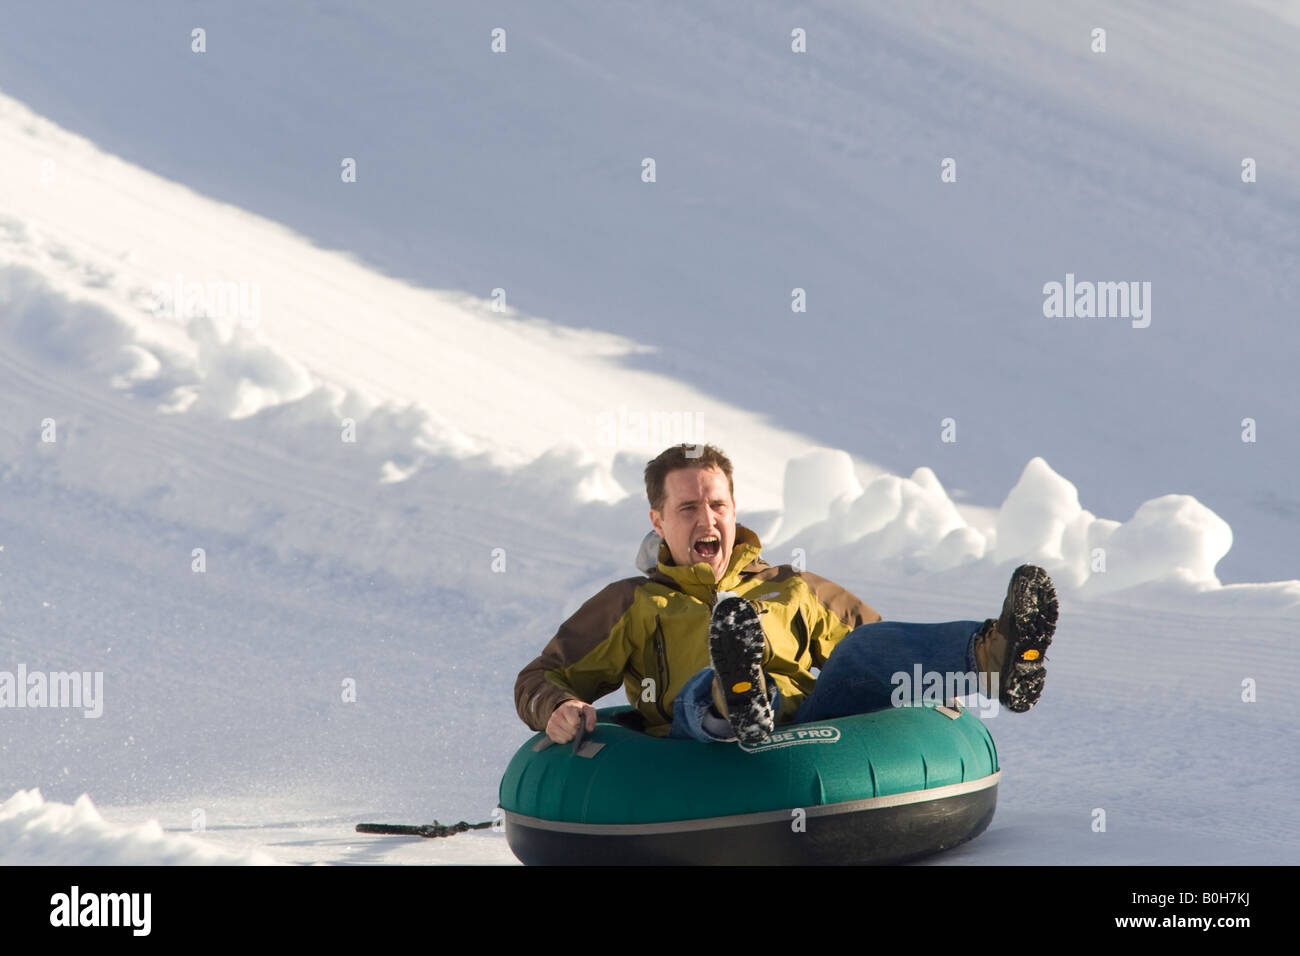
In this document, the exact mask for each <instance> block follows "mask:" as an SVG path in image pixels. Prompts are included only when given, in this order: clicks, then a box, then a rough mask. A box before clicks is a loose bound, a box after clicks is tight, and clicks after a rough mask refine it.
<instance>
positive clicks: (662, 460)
mask: <svg viewBox="0 0 1300 956" xmlns="http://www.w3.org/2000/svg"><path fill="white" fill-rule="evenodd" d="M679 468H717V469H718V470H719V471H721V472H722V473H723V474H724V475H726V476H727V490H728V491H729V492H731V497H732V498H733V499H734V498H735V497H736V485H735V483H734V482H733V481H732V480H731V459H730V458H728V457H727V456H726V455H724V454H723V453H722V449H721V448H718V447H716V446H714V445H689V444H681V445H673V446H672V447H671V448H667V449H665V450H664V451H662V452H660V453H659V456H658V457H657V458H655V459H654V460H653V461H651V462H649V463H648V464H647V465H646V466H645V495H646V497H647V498H649V499H650V507H651V508H653V509H654V510H655V511H658V512H659V513H660V514H662V513H663V510H664V499H665V498H667V497H668V493H667V492H666V491H664V482H665V480H666V479H667V478H668V473H669V472H670V471H677V470H678V469H679Z"/></svg>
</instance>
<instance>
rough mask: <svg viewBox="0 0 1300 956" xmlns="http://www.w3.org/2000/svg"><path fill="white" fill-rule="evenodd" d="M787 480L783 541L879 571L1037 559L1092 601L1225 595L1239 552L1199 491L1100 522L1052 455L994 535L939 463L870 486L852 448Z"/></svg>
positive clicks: (1017, 492) (1032, 470)
mask: <svg viewBox="0 0 1300 956" xmlns="http://www.w3.org/2000/svg"><path fill="white" fill-rule="evenodd" d="M785 475H786V487H785V492H784V493H785V500H786V508H787V511H786V515H785V517H784V518H783V520H782V524H781V529H780V530H781V533H780V535H779V537H778V539H777V541H774V542H773V543H780V544H782V545H797V546H799V547H802V548H804V550H805V551H808V550H810V549H812V548H823V549H829V548H837V549H845V550H847V551H849V552H851V553H852V554H853V555H854V556H855V557H856V558H857V559H858V561H859V562H860V563H861V564H862V565H864V566H868V567H869V566H870V565H872V564H882V563H883V564H888V563H893V564H897V565H899V566H901V567H903V568H904V569H905V570H908V571H920V572H939V571H946V570H949V569H951V568H956V567H960V566H963V565H969V564H974V563H976V562H981V561H983V562H987V563H991V564H995V565H1006V564H1022V563H1030V564H1038V565H1041V566H1042V567H1045V568H1047V570H1048V571H1049V572H1051V574H1052V576H1053V578H1054V579H1055V580H1056V582H1057V584H1058V585H1059V586H1062V587H1065V588H1068V589H1077V590H1079V592H1080V593H1082V594H1086V595H1101V594H1108V593H1111V592H1115V591H1119V590H1123V589H1126V588H1132V587H1137V586H1139V585H1153V586H1154V585H1158V586H1160V587H1161V588H1165V589H1167V588H1173V589H1175V590H1180V591H1183V592H1186V591H1188V590H1192V591H1207V590H1215V591H1217V590H1221V589H1222V585H1221V583H1220V582H1219V579H1218V577H1217V576H1216V575H1215V571H1214V569H1215V566H1216V565H1217V564H1218V563H1219V561H1221V560H1222V559H1223V557H1224V555H1226V554H1227V553H1228V551H1229V549H1230V548H1231V547H1232V529H1231V528H1230V527H1229V526H1228V524H1227V523H1226V522H1225V521H1224V520H1223V519H1222V518H1220V517H1219V516H1218V515H1216V514H1215V513H1214V512H1213V511H1211V510H1210V509H1209V508H1207V507H1206V506H1205V505H1203V504H1201V503H1200V502H1199V501H1197V500H1196V499H1195V498H1193V497H1191V496H1189V495H1164V496H1162V497H1159V498H1153V499H1151V500H1149V501H1146V502H1144V503H1143V504H1142V505H1141V506H1140V507H1139V508H1138V509H1137V511H1136V512H1135V513H1134V515H1133V517H1131V518H1130V519H1129V520H1128V521H1125V522H1120V521H1115V520H1111V519H1107V518H1099V517H1097V516H1096V515H1094V514H1093V513H1092V512H1091V511H1088V510H1087V509H1085V508H1084V507H1083V506H1082V505H1081V504H1080V503H1079V491H1078V489H1077V488H1076V487H1075V486H1074V485H1073V484H1072V483H1071V482H1069V481H1068V480H1066V479H1065V478H1063V477H1062V476H1061V475H1059V474H1057V473H1056V472H1055V471H1053V470H1052V468H1051V466H1050V465H1048V464H1047V462H1046V461H1044V460H1043V459H1042V458H1033V459H1031V460H1030V461H1029V463H1028V464H1027V465H1026V466H1025V469H1024V471H1023V472H1022V473H1021V475H1020V479H1019V480H1018V481H1017V482H1016V484H1015V486H1014V487H1013V488H1012V489H1011V491H1010V492H1009V493H1008V494H1007V497H1006V499H1005V500H1004V501H1003V502H1002V505H1001V507H999V508H998V509H997V510H996V512H995V515H994V520H993V523H992V525H991V526H990V527H984V528H979V527H975V526H973V525H972V524H971V523H970V522H969V521H968V520H967V518H966V517H963V514H962V512H961V511H960V510H959V509H958V508H957V506H956V505H955V504H954V503H953V501H952V499H951V498H950V497H949V496H948V494H947V492H946V491H945V490H944V488H943V485H942V484H941V483H940V482H939V479H938V477H937V476H936V475H935V473H934V472H933V471H932V470H931V469H929V468H918V469H916V471H914V472H913V473H912V476H911V477H910V478H901V477H898V476H896V475H881V476H879V477H878V478H876V479H875V480H873V481H872V482H870V483H869V484H868V485H867V486H866V488H862V487H861V486H860V485H859V484H858V482H857V479H856V477H855V476H854V474H853V471H852V462H851V459H850V458H849V456H848V455H847V454H846V453H844V452H842V451H833V450H830V449H819V450H817V451H815V452H813V453H810V454H808V455H804V456H802V457H800V458H798V459H795V460H792V461H791V462H790V463H789V464H788V465H787V467H786V472H785ZM792 515H793V517H791V516H792ZM791 532H793V533H791ZM1294 584H1295V582H1278V583H1277V584H1276V585H1261V586H1260V587H1263V588H1273V590H1276V591H1277V593H1276V594H1275V595H1273V600H1271V601H1270V603H1272V604H1274V605H1278V604H1279V603H1280V605H1281V606H1290V604H1292V603H1294V598H1295V594H1296V589H1295V587H1294V586H1293V585H1294Z"/></svg>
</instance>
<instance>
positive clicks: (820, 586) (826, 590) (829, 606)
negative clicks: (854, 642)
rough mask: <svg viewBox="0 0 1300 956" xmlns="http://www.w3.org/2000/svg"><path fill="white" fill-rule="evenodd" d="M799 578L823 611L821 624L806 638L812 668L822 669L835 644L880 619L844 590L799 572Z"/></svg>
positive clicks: (836, 585)
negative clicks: (810, 654)
mask: <svg viewBox="0 0 1300 956" xmlns="http://www.w3.org/2000/svg"><path fill="white" fill-rule="evenodd" d="M799 576H800V577H802V578H803V580H804V583H806V584H807V585H808V590H810V591H811V592H812V596H813V597H814V598H816V600H817V602H818V603H819V604H821V606H822V607H823V608H824V609H825V615H824V617H823V620H822V621H821V622H818V623H817V624H816V625H815V626H814V627H813V633H812V634H811V635H810V637H809V645H810V649H811V650H812V658H813V666H814V667H824V666H825V664H826V658H827V657H829V656H830V653H831V651H833V650H834V649H835V645H836V644H838V643H839V642H840V641H841V640H843V639H844V638H845V637H847V636H848V635H849V633H850V632H852V631H853V630H855V629H856V628H859V627H861V626H862V625H863V624H874V623H875V622H876V621H879V620H881V617H880V615H879V614H878V613H876V611H875V610H874V609H873V608H872V607H871V605H869V604H868V603H867V602H866V601H864V600H862V599H861V598H860V597H858V596H857V595H856V594H854V593H853V592H852V591H850V590H848V589H847V588H842V587H840V586H839V585H838V584H836V583H835V582H833V581H829V580H827V579H826V578H823V577H821V576H820V575H816V574H812V573H810V572H808V571H801V572H800V573H799Z"/></svg>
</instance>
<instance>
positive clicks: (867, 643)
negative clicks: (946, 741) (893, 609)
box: [668, 621, 984, 742]
mask: <svg viewBox="0 0 1300 956" xmlns="http://www.w3.org/2000/svg"><path fill="white" fill-rule="evenodd" d="M983 623H984V622H983V621H947V622H945V623H942V624H908V623H904V622H902V621H877V622H876V623H875V624H864V625H862V626H861V627H860V628H858V629H857V630H855V631H853V632H852V633H851V634H849V635H848V636H847V637H845V638H844V640H842V641H840V642H839V644H837V645H836V646H835V649H834V650H833V651H831V654H830V657H828V658H827V659H826V666H825V667H823V668H822V669H821V673H820V674H819V675H818V677H817V684H816V685H815V686H814V687H813V691H812V693H811V694H809V695H808V696H807V697H806V698H804V701H803V703H802V704H800V705H799V709H798V710H797V711H796V712H795V715H794V723H796V724H804V723H808V722H809V721H814V720H829V719H831V718H832V717H847V716H849V715H851V714H865V713H867V712H869V711H873V710H883V709H884V708H886V707H890V706H892V704H893V700H892V699H891V698H892V697H893V696H894V694H895V693H896V691H897V688H898V687H899V686H900V685H898V684H896V683H895V681H894V675H896V674H899V673H903V674H907V675H908V679H909V682H912V681H913V679H914V677H915V675H916V674H917V670H918V668H919V671H920V672H921V673H922V674H924V673H926V672H938V673H940V674H958V673H960V674H972V673H974V672H976V671H977V670H978V667H977V665H976V663H975V647H974V644H975V632H976V631H978V630H979V628H980V626H981V625H982V624H983ZM768 686H769V688H770V692H771V694H772V699H773V703H772V706H773V708H774V709H779V707H780V705H781V695H780V692H779V691H778V690H777V689H776V686H775V685H774V684H772V683H771V681H769V682H768ZM914 693H915V695H916V696H918V697H919V696H920V694H921V688H920V687H916V688H914ZM712 704H713V668H711V667H706V668H704V670H702V671H700V672H699V673H698V674H696V675H695V676H694V677H692V678H691V679H690V680H688V681H687V682H686V685H685V686H684V687H683V688H682V690H681V693H679V694H678V695H677V702H676V703H675V704H674V706H673V724H672V728H671V729H670V730H669V732H668V736H669V737H670V738H673V739H676V740H702V741H705V742H711V741H721V740H728V739H733V738H732V737H731V734H730V730H729V728H726V729H724V728H723V726H722V724H720V723H719V722H718V720H717V718H714V717H712V716H711V715H710V713H709V708H710V707H711V706H712Z"/></svg>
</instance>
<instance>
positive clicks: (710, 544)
mask: <svg viewBox="0 0 1300 956" xmlns="http://www.w3.org/2000/svg"><path fill="white" fill-rule="evenodd" d="M721 548H722V539H721V538H719V537H718V536H717V535H708V536H706V537H703V538H700V540H698V541H696V542H695V553H696V554H698V555H699V556H700V557H702V558H703V559H704V560H705V561H712V560H713V559H714V558H715V557H717V555H718V551H719V550H721Z"/></svg>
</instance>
